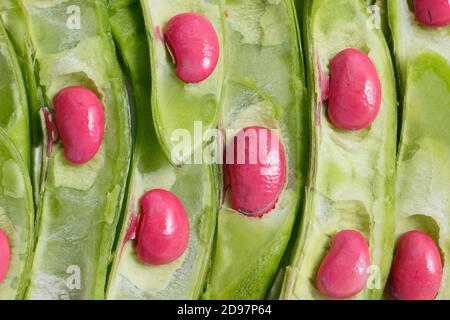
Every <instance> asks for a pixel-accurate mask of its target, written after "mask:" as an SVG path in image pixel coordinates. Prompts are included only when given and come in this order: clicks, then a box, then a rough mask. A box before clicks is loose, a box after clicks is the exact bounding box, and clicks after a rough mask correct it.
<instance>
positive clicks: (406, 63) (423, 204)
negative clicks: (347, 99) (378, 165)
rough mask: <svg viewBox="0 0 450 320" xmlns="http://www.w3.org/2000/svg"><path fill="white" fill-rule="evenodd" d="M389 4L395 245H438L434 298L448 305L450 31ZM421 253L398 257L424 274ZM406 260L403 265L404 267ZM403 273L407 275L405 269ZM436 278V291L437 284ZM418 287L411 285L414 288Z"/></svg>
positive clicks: (426, 294)
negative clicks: (395, 78) (396, 97)
mask: <svg viewBox="0 0 450 320" xmlns="http://www.w3.org/2000/svg"><path fill="white" fill-rule="evenodd" d="M437 2H439V1H436V3H437ZM388 5H389V8H388V9H389V10H388V12H389V22H390V25H391V30H392V35H393V42H394V46H395V57H396V60H397V66H398V74H399V76H400V83H401V92H402V95H401V96H402V97H403V100H402V103H403V106H402V111H403V112H402V114H403V120H402V132H401V138H400V147H399V156H398V163H397V174H396V214H395V217H396V233H395V234H396V240H398V241H399V242H400V245H401V244H402V243H403V242H402V241H401V240H400V239H402V238H401V237H402V236H403V235H404V234H408V232H411V231H414V230H418V231H420V232H423V233H425V234H426V235H428V236H429V237H431V238H432V239H433V240H434V243H435V245H436V246H437V249H439V251H440V254H441V259H442V264H443V265H442V284H441V285H440V288H438V291H439V293H438V294H437V296H436V299H444V300H446V299H450V282H449V281H450V264H449V263H448V261H449V259H450V249H449V248H448V245H447V244H448V242H449V241H450V237H449V236H448V230H449V226H448V219H449V217H450V167H449V161H450V160H449V159H450V129H449V125H448V124H449V123H450V26H447V27H443V28H438V29H436V28H424V27H423V26H421V25H419V24H418V23H417V22H416V21H414V12H413V10H412V9H413V8H411V7H410V6H409V2H408V1H407V0H401V1H388ZM406 239H407V240H408V238H406ZM408 243H410V242H409V241H407V242H406V244H408ZM428 247H429V246H428ZM419 249H420V247H417V250H414V251H413V252H408V251H406V252H404V251H403V250H402V251H399V254H400V258H401V257H402V256H406V255H408V256H409V258H407V259H417V263H418V265H415V266H413V265H411V268H417V269H416V270H417V271H424V269H423V267H420V263H422V264H423V263H424V260H423V259H424V258H423V255H424V254H425V252H424V251H423V250H419ZM422 249H423V247H422ZM435 250H436V249H434V250H433V251H434V252H435V253H434V254H433V255H434V256H436V255H437V254H436V251H435ZM426 251H427V252H428V250H426ZM400 258H399V259H400ZM402 260H403V259H400V265H403V266H405V264H404V263H403V262H402ZM433 260H434V262H436V261H435V260H437V258H436V259H433ZM436 265H437V264H436ZM408 269H409V267H408ZM396 270H397V272H400V271H399V269H398V266H397V267H396V264H395V261H394V266H393V272H394V277H395V274H396ZM400 270H403V271H404V272H407V271H408V270H407V269H406V268H403V267H401V268H400ZM433 279H434V280H433V282H432V283H433V286H434V285H436V284H437V283H438V281H436V280H437V279H436V278H435V277H433ZM432 283H431V282H430V285H431V284H432ZM416 284H417V285H418V286H420V285H421V284H420V282H418V283H416ZM414 285H415V284H413V283H411V286H412V287H411V288H414V287H413V286H414ZM399 289H400V288H399ZM436 289H437V288H434V287H433V289H432V290H430V288H429V289H426V288H424V291H423V292H418V291H410V292H409V294H411V296H408V295H406V293H405V292H401V290H395V291H396V292H394V295H396V296H397V298H400V299H402V298H413V297H419V298H434V297H433V296H434V295H435V293H436V292H435V291H436ZM414 290H415V289H414ZM388 291H389V290H388Z"/></svg>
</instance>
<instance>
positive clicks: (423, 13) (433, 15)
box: [414, 0, 450, 28]
mask: <svg viewBox="0 0 450 320" xmlns="http://www.w3.org/2000/svg"><path fill="white" fill-rule="evenodd" d="M414 14H415V15H416V19H417V21H418V22H419V23H421V24H422V25H424V26H426V27H431V28H436V27H444V26H447V25H449V24H450V2H449V1H448V0H414Z"/></svg>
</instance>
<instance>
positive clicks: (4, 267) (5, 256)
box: [0, 229, 11, 284]
mask: <svg viewBox="0 0 450 320" xmlns="http://www.w3.org/2000/svg"><path fill="white" fill-rule="evenodd" d="M10 255H11V252H10V248H9V240H8V237H7V236H6V234H5V233H4V232H3V230H1V229H0V284H1V283H2V282H3V280H4V279H5V277H6V274H7V273H8V269H9V261H10Z"/></svg>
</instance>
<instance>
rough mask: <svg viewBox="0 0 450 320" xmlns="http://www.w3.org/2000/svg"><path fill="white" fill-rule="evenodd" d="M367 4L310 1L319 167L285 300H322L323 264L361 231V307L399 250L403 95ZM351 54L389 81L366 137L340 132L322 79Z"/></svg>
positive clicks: (378, 289)
mask: <svg viewBox="0 0 450 320" xmlns="http://www.w3.org/2000/svg"><path fill="white" fill-rule="evenodd" d="M372 12H373V10H370V8H369V7H367V4H366V1H354V0H342V1H333V0H316V1H305V2H304V8H303V23H304V26H303V28H304V30H303V31H304V39H305V43H306V45H305V50H306V58H307V62H308V73H309V76H308V86H309V100H310V101H309V103H310V105H309V108H310V123H311V151H310V152H311V161H310V172H309V179H308V183H307V187H306V204H305V209H304V214H303V218H302V222H301V227H300V230H299V236H298V239H297V242H296V246H295V248H294V251H293V254H292V258H291V262H290V265H289V266H288V267H287V270H286V275H285V281H284V285H283V289H282V293H281V297H280V298H281V299H322V298H323V297H322V296H321V295H320V293H319V292H318V290H317V289H316V287H315V277H316V273H317V271H318V268H319V266H320V263H321V261H322V259H323V258H324V256H325V255H326V253H327V251H328V248H329V246H330V242H331V241H330V240H331V238H332V237H333V236H334V235H335V234H336V233H337V232H339V231H341V230H346V229H353V230H357V231H359V232H360V233H361V234H362V235H363V236H364V237H365V238H366V239H367V241H368V244H369V249H370V256H371V264H372V266H371V267H370V270H368V273H369V281H368V283H367V286H366V288H365V290H363V291H362V292H361V293H360V294H359V295H357V296H356V297H355V298H356V299H378V298H380V297H381V296H382V294H383V288H384V283H385V281H386V278H387V274H388V272H389V267H390V262H391V258H392V250H393V246H394V243H393V233H394V219H393V213H394V202H393V198H394V173H395V158H396V138H397V102H396V87H395V77H394V71H393V66H392V63H391V57H390V52H389V49H388V46H387V44H386V41H385V39H384V36H383V33H382V31H381V30H380V28H378V26H377V25H376V24H373V21H376V19H374V17H373V16H372ZM345 48H357V49H359V50H361V51H363V52H365V53H366V54H368V56H369V57H370V58H371V60H372V61H373V63H374V64H375V67H376V69H377V71H378V75H379V78H380V80H381V89H382V103H381V111H380V113H379V115H378V117H377V119H376V120H375V122H374V123H373V124H372V125H371V126H370V127H369V128H367V129H363V130H359V131H341V130H337V129H336V128H335V127H334V126H333V125H332V124H331V123H330V121H329V119H328V118H327V116H326V110H327V106H326V104H324V103H322V102H321V101H322V93H321V88H320V79H321V77H322V76H323V75H321V72H323V73H324V74H328V73H329V63H330V61H331V59H332V58H333V57H334V56H335V55H336V54H337V53H338V52H340V51H342V50H343V49H345Z"/></svg>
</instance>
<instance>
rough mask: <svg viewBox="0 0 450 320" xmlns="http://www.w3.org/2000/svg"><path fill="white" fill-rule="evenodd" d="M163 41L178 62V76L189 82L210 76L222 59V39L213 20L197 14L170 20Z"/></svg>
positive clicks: (186, 14) (176, 62)
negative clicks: (220, 40)
mask: <svg viewBox="0 0 450 320" xmlns="http://www.w3.org/2000/svg"><path fill="white" fill-rule="evenodd" d="M164 40H165V41H166V43H167V46H168V48H169V50H170V52H171V54H172V56H173V59H174V63H175V64H176V73H177V76H178V77H179V78H180V79H181V80H182V81H184V82H186V83H197V82H201V81H203V80H205V79H207V78H208V77H209V76H210V75H211V73H213V71H214V70H215V68H216V66H217V62H218V61H219V54H220V47H219V39H218V38H217V34H216V31H215V29H214V26H213V25H212V24H211V22H210V21H209V20H208V19H206V18H205V17H203V16H202V15H199V14H196V13H182V14H179V15H177V16H175V17H173V18H172V19H170V20H169V22H168V23H167V26H166V28H165V31H164Z"/></svg>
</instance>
